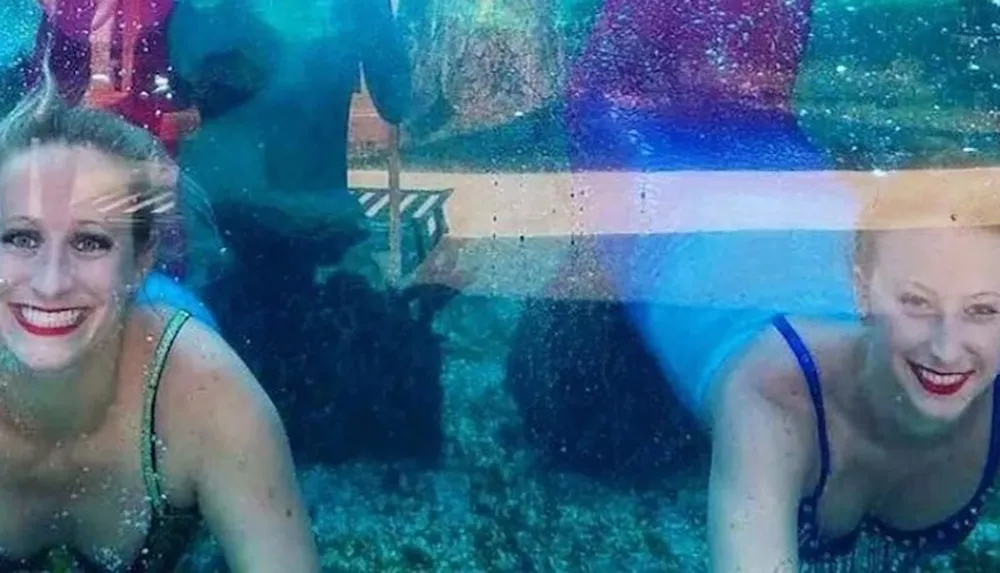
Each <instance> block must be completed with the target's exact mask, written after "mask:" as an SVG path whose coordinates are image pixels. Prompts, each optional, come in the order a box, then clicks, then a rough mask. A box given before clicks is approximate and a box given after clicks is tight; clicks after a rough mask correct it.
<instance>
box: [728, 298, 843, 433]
mask: <svg viewBox="0 0 1000 573" xmlns="http://www.w3.org/2000/svg"><path fill="white" fill-rule="evenodd" d="M788 322H789V324H791V326H792V328H793V329H794V331H795V333H796V334H797V335H798V337H799V338H800V339H801V340H802V343H803V345H804V346H805V348H806V349H807V350H808V353H809V357H810V358H811V359H812V361H813V364H814V365H815V366H816V370H817V372H818V373H819V377H820V382H821V384H823V385H824V388H825V387H826V386H827V385H829V384H831V383H835V381H836V380H839V379H841V378H842V377H843V375H844V374H843V370H844V368H845V366H844V365H845V364H847V363H848V362H849V360H848V358H849V356H850V353H851V348H852V347H853V342H852V341H853V340H855V339H856V336H857V327H856V326H854V325H852V324H851V323H848V322H841V321H819V320H811V319H803V318H796V317H789V319H788ZM726 372H727V374H726V376H725V378H724V379H723V380H722V382H721V383H720V384H719V387H718V389H717V391H716V394H715V396H713V397H712V403H713V410H718V408H717V407H716V405H717V403H718V402H720V401H723V402H730V401H736V402H740V403H743V404H762V405H766V407H767V408H769V409H770V408H777V410H779V411H781V412H784V413H785V414H787V415H789V416H791V417H792V420H793V422H795V425H800V424H801V425H809V426H811V425H813V424H814V423H815V407H814V403H813V399H812V396H811V395H810V391H809V384H808V383H807V380H806V375H805V372H804V371H803V366H802V364H801V363H800V361H799V359H798V358H797V356H796V354H795V352H794V350H793V349H792V348H791V346H790V345H789V342H788V340H786V339H785V337H784V336H783V335H782V334H781V333H780V332H779V331H778V329H777V328H775V327H769V328H766V329H764V330H763V331H762V332H761V333H760V334H758V335H757V337H756V338H755V339H754V340H753V341H751V343H750V344H749V345H748V347H747V349H746V351H745V352H743V353H742V355H741V356H739V357H738V358H736V359H734V360H733V362H732V363H731V364H730V365H729V367H728V368H727V371H726ZM737 411H738V410H737Z"/></svg>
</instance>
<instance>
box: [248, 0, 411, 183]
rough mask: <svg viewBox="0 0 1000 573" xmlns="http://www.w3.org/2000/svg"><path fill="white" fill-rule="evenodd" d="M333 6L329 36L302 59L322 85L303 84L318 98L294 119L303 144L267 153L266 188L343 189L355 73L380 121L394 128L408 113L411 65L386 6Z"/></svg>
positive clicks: (346, 1) (377, 0) (337, 2)
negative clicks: (318, 73)
mask: <svg viewBox="0 0 1000 573" xmlns="http://www.w3.org/2000/svg"><path fill="white" fill-rule="evenodd" d="M332 7H333V8H332V12H331V16H330V17H331V22H332V24H333V34H332V37H331V38H329V40H324V41H323V45H322V46H317V48H316V49H315V50H314V52H313V54H312V56H313V57H312V58H311V59H309V60H308V65H309V66H316V67H324V68H327V71H325V72H324V73H323V74H322V77H323V80H322V82H323V83H320V84H319V85H313V86H303V87H304V88H306V89H314V90H317V92H318V94H321V95H322V98H316V97H315V96H314V97H312V98H309V99H308V100H306V101H307V102H309V103H306V107H304V108H303V109H302V110H301V115H300V116H299V120H300V121H302V122H304V123H303V126H302V132H301V133H299V134H298V136H299V137H303V138H304V139H302V140H301V141H302V144H303V145H301V146H300V145H295V144H294V143H293V141H294V140H284V141H283V142H282V143H281V144H278V145H271V146H268V147H267V148H266V152H265V161H266V170H267V179H268V182H269V183H270V186H271V187H272V188H277V189H284V188H292V189H309V188H327V189H329V188H332V189H343V188H346V187H347V140H348V126H349V115H350V109H351V100H352V98H353V96H354V94H355V93H357V92H358V91H359V90H360V87H361V84H360V81H361V78H362V72H363V78H364V82H365V85H366V86H367V88H368V92H369V94H370V95H371V98H372V101H373V103H374V104H375V109H376V111H377V112H378V114H379V116H380V117H381V118H382V119H383V120H385V121H386V122H388V123H389V124H392V125H398V124H399V123H401V122H402V121H403V119H404V118H405V116H406V113H407V109H408V106H409V102H410V90H411V80H410V64H409V58H408V57H407V54H406V50H405V48H404V46H403V39H402V35H401V33H400V30H399V29H398V27H397V24H396V20H395V17H394V16H393V13H392V7H391V5H390V0H369V1H365V2H358V1H357V0H334V1H333V2H332ZM303 103H305V102H303ZM296 105H301V104H296ZM279 129H280V128H279Z"/></svg>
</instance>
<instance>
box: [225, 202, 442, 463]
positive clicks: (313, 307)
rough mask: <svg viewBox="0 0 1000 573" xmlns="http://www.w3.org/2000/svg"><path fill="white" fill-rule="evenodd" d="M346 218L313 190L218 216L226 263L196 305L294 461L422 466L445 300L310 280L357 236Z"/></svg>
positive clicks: (335, 277) (436, 411) (344, 277)
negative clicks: (227, 269) (215, 323)
mask: <svg viewBox="0 0 1000 573" xmlns="http://www.w3.org/2000/svg"><path fill="white" fill-rule="evenodd" d="M344 197H346V199H342V198H344ZM358 209H359V207H358V204H357V202H356V201H354V200H353V199H351V198H350V197H349V196H347V195H346V194H344V195H340V194H330V193H321V192H314V191H299V192H296V193H294V194H288V195H284V196H272V200H271V201H269V203H268V204H265V203H264V202H263V201H260V202H257V203H255V204H253V205H247V204H246V203H245V202H242V201H237V202H236V204H235V205H227V204H220V205H218V224H219V228H220V231H221V232H222V233H223V235H224V236H225V237H226V239H227V242H228V244H229V248H230V249H231V251H232V254H233V261H234V262H233V269H232V272H231V273H229V274H228V275H227V277H226V278H225V279H224V280H222V281H220V282H218V283H216V284H214V285H213V286H212V288H211V289H210V292H208V293H207V294H206V296H207V298H208V300H209V302H210V305H211V307H212V309H213V310H214V311H215V312H216V315H217V316H218V319H219V323H220V326H221V329H222V331H223V333H224V335H225V336H226V339H227V340H229V341H231V344H232V345H233V347H234V348H236V350H237V352H238V353H239V354H240V355H241V356H242V357H243V358H244V360H245V361H246V362H247V364H248V366H249V367H250V369H251V370H252V371H253V372H254V374H255V375H256V376H257V377H258V379H259V380H260V381H261V384H262V385H263V386H264V387H265V388H266V389H267V391H268V393H269V395H270V396H273V399H274V402H275V404H276V406H277V407H278V410H279V412H280V413H281V415H282V418H283V419H284V420H285V423H286V427H287V431H288V437H289V441H290V444H291V446H292V450H293V452H294V453H295V458H296V460H297V461H298V462H300V463H337V462H342V461H346V460H350V459H356V458H369V459H378V460H383V461H394V460H404V459H405V460H411V461H416V462H418V463H422V464H428V465H429V464H433V463H435V462H436V461H437V460H438V457H439V455H440V453H441V448H442V443H443V434H442V426H441V411H442V403H443V390H442V388H441V384H440V378H441V371H442V361H443V351H442V347H441V341H440V340H439V337H438V335H437V334H436V333H435V332H434V331H433V328H432V325H431V322H432V320H433V318H434V315H435V313H436V311H437V310H439V309H440V308H441V307H442V306H443V305H444V304H445V303H446V302H448V300H449V299H450V298H451V297H452V296H453V295H454V294H455V293H454V292H450V291H448V290H447V289H441V288H434V287H415V288H412V289H409V290H404V291H402V292H397V293H387V292H383V291H379V290H377V289H375V288H373V287H372V286H371V285H370V284H368V283H367V282H366V281H365V280H364V279H363V278H361V277H360V276H358V275H356V274H352V273H349V272H343V271H334V272H333V273H332V274H331V275H330V276H326V277H322V278H320V279H319V280H317V267H327V268H334V267H336V265H337V263H338V262H340V259H341V258H342V257H343V255H344V253H346V251H347V250H348V249H349V248H351V247H352V246H355V245H356V244H357V243H358V242H360V241H362V240H363V239H364V238H365V237H366V236H367V231H366V230H365V229H364V228H362V227H360V226H358V225H357V220H358V218H357V216H356V210H358ZM334 214H336V215H334Z"/></svg>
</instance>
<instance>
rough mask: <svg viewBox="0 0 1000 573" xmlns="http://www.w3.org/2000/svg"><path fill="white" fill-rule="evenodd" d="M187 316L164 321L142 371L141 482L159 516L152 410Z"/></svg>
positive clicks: (162, 503)
mask: <svg viewBox="0 0 1000 573" xmlns="http://www.w3.org/2000/svg"><path fill="white" fill-rule="evenodd" d="M190 316H191V315H190V314H189V313H188V312H187V311H184V310H178V311H177V312H175V313H174V314H173V316H171V317H170V319H169V320H168V321H167V325H166V326H165V327H164V329H163V333H162V334H161V335H160V340H159V342H157V344H156V349H155V350H154V351H153V359H152V364H151V365H150V367H149V368H147V369H146V379H145V381H144V384H143V407H142V426H141V427H142V437H141V439H142V442H141V446H142V479H143V480H144V481H145V482H146V494H147V495H148V496H149V498H150V500H151V503H152V505H153V511H154V512H155V514H156V515H158V516H161V515H163V514H164V512H165V511H166V509H167V500H166V496H165V495H164V494H163V488H162V485H163V484H162V483H161V479H162V478H161V476H160V474H159V472H157V471H156V448H155V442H156V432H155V429H154V428H153V425H154V423H155V422H154V419H153V418H154V417H153V413H154V408H155V407H156V388H157V387H158V386H159V384H160V376H162V375H163V368H164V366H166V363H167V356H168V355H169V354H170V348H171V347H172V346H173V344H174V339H176V338H177V334H178V333H179V332H180V330H181V327H183V326H184V323H185V322H187V319H188V318H190Z"/></svg>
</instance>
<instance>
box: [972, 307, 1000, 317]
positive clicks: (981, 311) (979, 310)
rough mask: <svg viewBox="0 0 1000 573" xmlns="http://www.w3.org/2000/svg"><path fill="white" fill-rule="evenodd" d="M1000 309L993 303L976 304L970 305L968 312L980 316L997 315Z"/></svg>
mask: <svg viewBox="0 0 1000 573" xmlns="http://www.w3.org/2000/svg"><path fill="white" fill-rule="evenodd" d="M998 312H1000V310H998V309H997V307H995V306H993V305H992V304H974V305H972V306H971V307H969V310H968V313H969V314H971V315H973V316H978V317H988V316H994V315H996V314H997V313H998Z"/></svg>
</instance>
